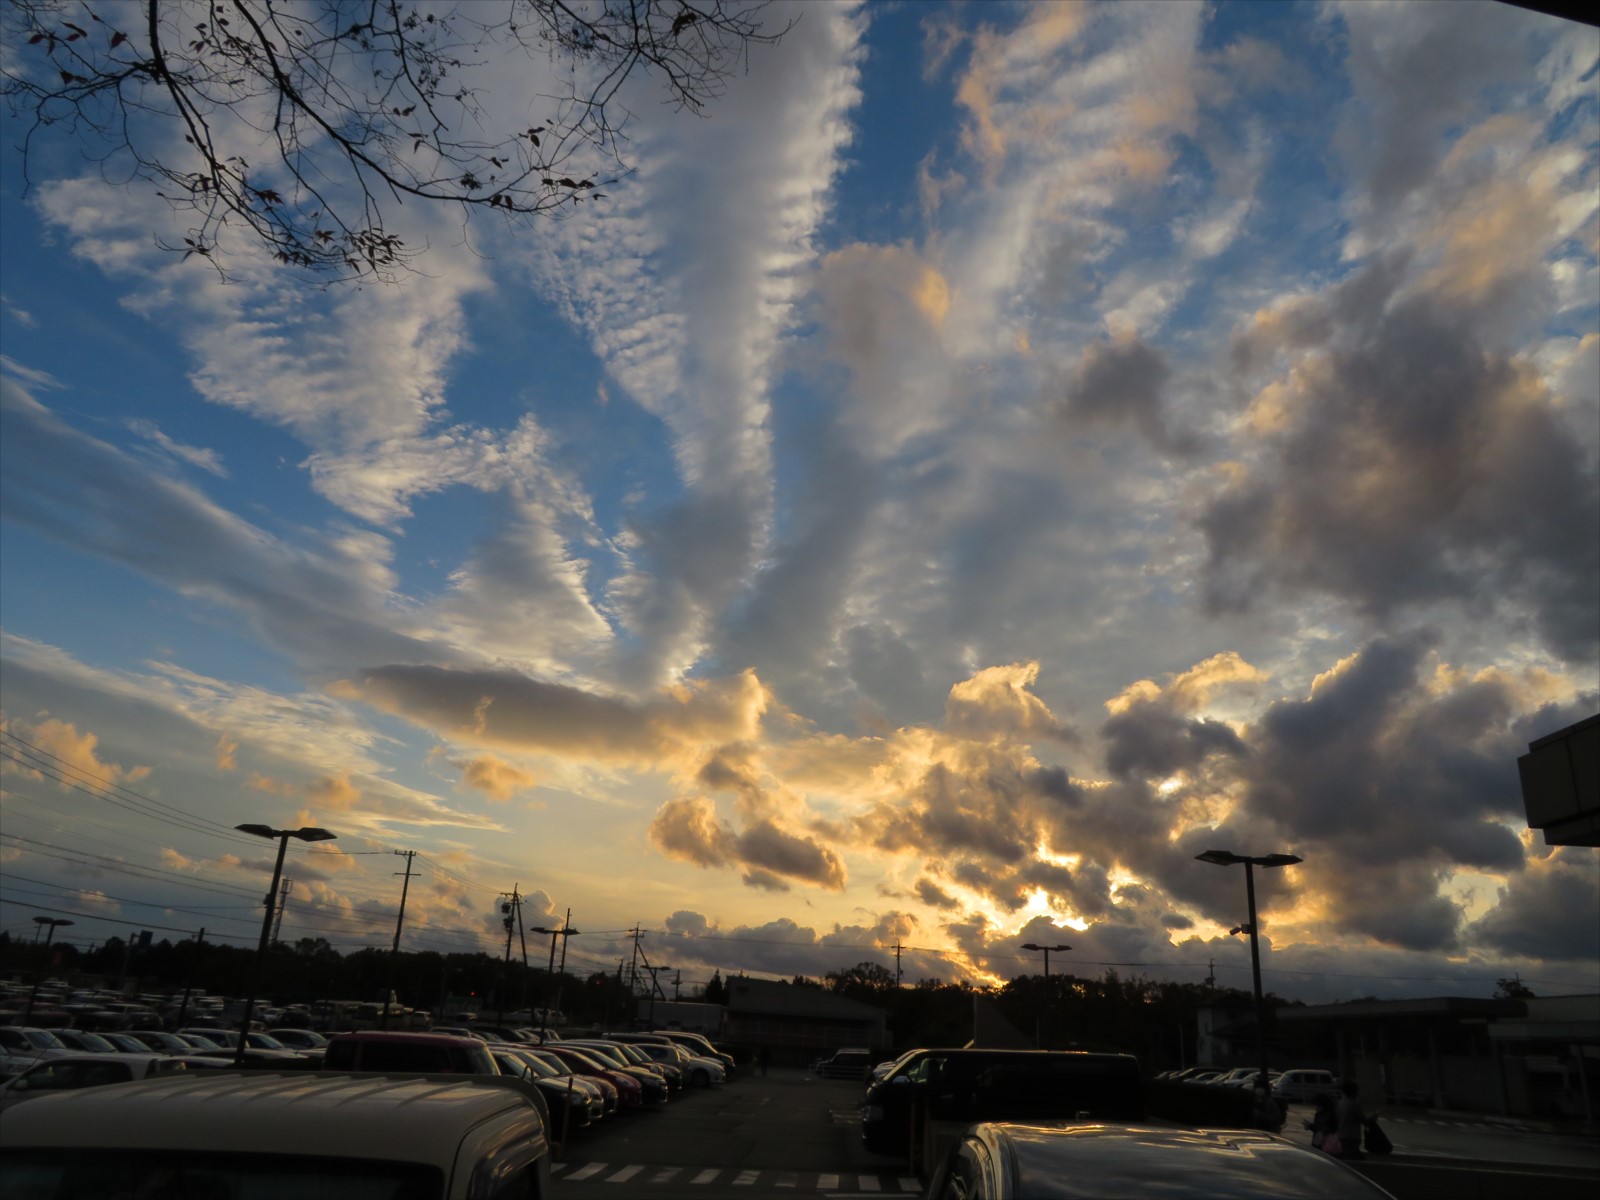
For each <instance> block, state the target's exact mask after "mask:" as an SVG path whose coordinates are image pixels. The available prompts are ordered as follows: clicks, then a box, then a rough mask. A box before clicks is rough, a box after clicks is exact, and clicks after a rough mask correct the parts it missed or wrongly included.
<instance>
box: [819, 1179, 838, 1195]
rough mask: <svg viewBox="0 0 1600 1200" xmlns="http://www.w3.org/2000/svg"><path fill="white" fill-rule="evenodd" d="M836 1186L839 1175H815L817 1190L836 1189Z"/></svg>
mask: <svg viewBox="0 0 1600 1200" xmlns="http://www.w3.org/2000/svg"><path fill="white" fill-rule="evenodd" d="M838 1187H839V1177H838V1176H837V1175H819V1176H818V1177H817V1190H818V1191H819V1192H832V1191H837V1190H838Z"/></svg>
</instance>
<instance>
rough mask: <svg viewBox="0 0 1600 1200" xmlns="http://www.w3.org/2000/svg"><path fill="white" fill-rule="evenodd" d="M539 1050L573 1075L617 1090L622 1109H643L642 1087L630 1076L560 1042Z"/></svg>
mask: <svg viewBox="0 0 1600 1200" xmlns="http://www.w3.org/2000/svg"><path fill="white" fill-rule="evenodd" d="M539 1048H540V1050H542V1051H543V1052H544V1053H546V1054H553V1055H555V1056H556V1057H557V1058H559V1059H560V1060H561V1061H562V1062H564V1063H566V1064H567V1066H569V1067H571V1068H572V1070H573V1073H574V1074H577V1075H587V1076H589V1077H590V1078H592V1079H604V1080H605V1081H606V1082H607V1083H609V1084H611V1086H613V1087H614V1088H616V1089H617V1099H618V1101H619V1103H620V1104H621V1106H622V1107H623V1108H643V1107H644V1087H643V1085H642V1084H640V1082H639V1081H638V1080H637V1079H635V1078H634V1077H633V1076H632V1075H629V1074H627V1073H626V1072H624V1071H619V1070H616V1069H614V1068H612V1067H607V1066H604V1065H603V1064H602V1063H601V1062H600V1060H599V1059H596V1058H591V1057H590V1056H589V1055H587V1054H585V1053H584V1052H583V1051H581V1050H577V1049H574V1048H573V1047H570V1046H564V1045H562V1044H561V1043H560V1042H551V1043H549V1044H547V1045H544V1046H541V1047H539Z"/></svg>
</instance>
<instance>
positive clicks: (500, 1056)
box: [489, 1042, 605, 1143]
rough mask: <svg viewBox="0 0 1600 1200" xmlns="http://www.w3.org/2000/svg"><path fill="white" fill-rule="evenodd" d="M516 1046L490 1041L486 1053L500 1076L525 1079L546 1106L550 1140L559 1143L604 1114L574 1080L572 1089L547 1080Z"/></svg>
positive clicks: (597, 1104) (542, 1069)
mask: <svg viewBox="0 0 1600 1200" xmlns="http://www.w3.org/2000/svg"><path fill="white" fill-rule="evenodd" d="M516 1046H517V1043H516V1042H490V1043H489V1053H490V1054H492V1055H493V1056H494V1061H495V1065H496V1066H497V1067H499V1068H500V1074H502V1075H513V1076H515V1077H516V1078H518V1079H522V1080H526V1081H527V1082H528V1083H531V1084H532V1085H533V1086H534V1087H535V1088H536V1089H537V1090H538V1092H539V1095H540V1096H541V1097H542V1099H543V1101H544V1104H545V1106H546V1107H545V1120H546V1122H547V1124H548V1125H549V1127H550V1137H551V1140H552V1141H555V1142H558V1143H559V1142H560V1141H562V1140H564V1138H565V1137H566V1135H567V1133H568V1132H569V1131H571V1130H575V1129H582V1128H584V1127H585V1126H588V1125H592V1124H593V1123H594V1122H595V1121H597V1120H599V1118H600V1116H602V1115H603V1114H604V1112H605V1109H604V1105H603V1103H602V1102H601V1101H600V1100H597V1099H592V1098H591V1093H590V1092H589V1091H587V1090H586V1089H579V1088H578V1087H577V1086H575V1082H576V1081H574V1086H572V1087H568V1086H567V1085H566V1084H565V1083H564V1082H561V1081H558V1080H556V1079H553V1078H550V1077H549V1076H547V1075H546V1074H545V1073H544V1064H542V1063H540V1064H538V1065H537V1066H536V1065H535V1064H534V1063H533V1062H530V1061H529V1060H528V1059H526V1058H524V1057H523V1056H522V1055H520V1054H518V1053H517V1052H516Z"/></svg>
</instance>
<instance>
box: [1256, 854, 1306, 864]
mask: <svg viewBox="0 0 1600 1200" xmlns="http://www.w3.org/2000/svg"><path fill="white" fill-rule="evenodd" d="M1255 861H1256V863H1257V865H1259V866H1263V867H1292V866H1294V865H1295V863H1298V862H1304V861H1305V859H1303V858H1297V857H1296V856H1295V855H1293V854H1264V855H1262V856H1261V857H1260V858H1258V859H1256V860H1255Z"/></svg>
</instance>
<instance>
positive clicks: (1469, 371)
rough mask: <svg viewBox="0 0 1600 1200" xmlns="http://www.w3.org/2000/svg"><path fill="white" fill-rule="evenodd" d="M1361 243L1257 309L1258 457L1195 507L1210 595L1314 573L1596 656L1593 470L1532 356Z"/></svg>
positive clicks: (1599, 566)
mask: <svg viewBox="0 0 1600 1200" xmlns="http://www.w3.org/2000/svg"><path fill="white" fill-rule="evenodd" d="M1397 278H1398V275H1397V270H1396V268H1395V264H1394V263H1393V262H1387V263H1378V264H1376V265H1374V266H1372V267H1370V268H1368V269H1366V270H1364V271H1362V272H1360V273H1358V274H1357V275H1356V276H1354V277H1352V279H1350V280H1349V281H1347V282H1346V283H1344V284H1342V285H1340V286H1339V287H1337V288H1335V289H1333V291H1332V293H1331V294H1330V295H1327V296H1319V297H1316V298H1314V299H1312V300H1308V301H1304V302H1302V303H1300V304H1299V305H1296V306H1291V308H1290V310H1289V311H1288V312H1286V313H1284V314H1281V319H1275V320H1273V321H1269V322H1266V323H1264V324H1263V323H1262V322H1258V323H1257V325H1256V326H1255V327H1254V328H1253V329H1252V330H1251V331H1250V332H1249V333H1247V334H1246V335H1245V336H1244V337H1243V339H1242V343H1241V346H1240V347H1239V348H1238V358H1239V361H1241V362H1247V363H1260V362H1265V361H1267V360H1268V359H1270V357H1271V355H1273V354H1275V353H1278V354H1286V355H1288V356H1289V360H1290V361H1292V362H1294V363H1295V364H1296V371H1295V374H1294V375H1293V376H1292V377H1286V378H1284V379H1282V380H1280V381H1279V384H1280V387H1281V388H1282V389H1283V391H1284V392H1285V393H1286V394H1291V398H1290V399H1288V400H1285V401H1284V402H1283V403H1284V408H1283V411H1282V412H1281V413H1279V414H1277V415H1276V416H1275V417H1274V418H1273V421H1272V422H1271V423H1270V424H1271V425H1272V427H1271V428H1269V429H1268V430H1267V431H1266V432H1265V433H1264V435H1263V439H1262V444H1261V448H1262V450H1263V452H1264V453H1263V454H1262V456H1261V457H1260V460H1259V461H1258V463H1257V465H1256V466H1255V467H1254V468H1253V469H1252V470H1250V471H1249V472H1248V473H1247V474H1245V475H1243V476H1241V477H1239V478H1238V479H1236V480H1235V481H1234V482H1233V483H1231V484H1230V485H1229V486H1228V487H1227V488H1226V489H1225V490H1224V491H1222V492H1221V493H1220V494H1218V495H1216V496H1215V497H1214V498H1213V499H1212V500H1211V502H1210V503H1209V504H1208V506H1207V507H1206V509H1205V511H1204V512H1203V513H1202V515H1201V516H1200V518H1199V521H1198V524H1199V528H1200V529H1201V531H1202V532H1203V533H1204V535H1205V538H1206V542H1207V545H1208V548H1209V559H1208V561H1207V563H1206V566H1205V571H1204V584H1205V600H1206V605H1207V607H1208V609H1209V610H1210V611H1211V612H1213V613H1219V612H1237V611H1245V610H1249V609H1250V608H1252V607H1253V606H1255V605H1257V604H1259V603H1261V602H1262V601H1263V600H1264V599H1265V598H1266V596H1267V595H1268V594H1269V593H1272V592H1281V593H1285V594H1289V595H1294V594H1301V593H1323V594H1328V595H1332V596H1335V597H1338V598H1340V599H1342V600H1345V601H1347V602H1349V603H1351V604H1352V605H1354V606H1355V608H1356V609H1357V610H1358V611H1359V612H1360V613H1362V614H1363V615H1364V616H1366V617H1368V618H1370V619H1371V620H1373V621H1375V622H1380V621H1381V622H1389V621H1391V620H1392V618H1393V616H1394V614H1396V613H1397V612H1398V611H1399V610H1401V609H1404V608H1406V607H1408V606H1418V605H1426V604H1437V603H1440V602H1444V603H1449V604H1454V605H1459V606H1462V607H1464V608H1465V609H1467V610H1468V611H1470V612H1474V613H1477V612H1489V611H1497V610H1498V611H1504V612H1506V613H1507V614H1508V615H1509V616H1510V617H1511V619H1512V620H1513V621H1515V622H1520V623H1522V624H1524V625H1526V626H1528V627H1529V628H1531V630H1532V631H1533V632H1535V633H1536V634H1537V635H1538V636H1540V637H1541V638H1543V640H1544V641H1545V642H1546V643H1547V644H1548V645H1549V646H1550V648H1551V649H1552V650H1553V651H1554V652H1555V653H1557V654H1559V655H1561V656H1562V657H1564V658H1566V659H1568V660H1570V661H1575V662H1590V661H1593V660H1594V659H1595V658H1596V657H1597V656H1600V638H1597V637H1596V632H1595V621H1594V614H1595V612H1596V611H1597V609H1600V537H1597V535H1596V522H1595V519H1594V517H1595V513H1596V512H1597V511H1600V483H1597V478H1596V467H1595V463H1594V462H1593V461H1592V455H1590V454H1589V453H1588V452H1587V451H1586V450H1585V449H1584V448H1583V447H1582V445H1581V444H1580V443H1579V441H1578V440H1577V439H1576V437H1575V436H1574V435H1573V434H1572V432H1571V431H1570V430H1569V429H1568V428H1567V427H1566V426H1564V425H1563V424H1562V423H1561V422H1560V421H1559V420H1558V418H1557V413H1556V411H1555V408H1554V406H1553V405H1552V404H1551V402H1550V400H1549V397H1548V396H1547V394H1546V392H1545V389H1544V386H1543V384H1542V383H1541V382H1540V380H1539V378H1538V377H1537V375H1536V374H1535V373H1534V370H1533V368H1532V367H1531V366H1530V365H1529V364H1528V363H1526V362H1525V361H1523V360H1521V359H1517V358H1513V357H1511V356H1509V355H1507V354H1504V353H1501V352H1499V351H1496V350H1493V349H1491V348H1490V344H1491V343H1490V342H1489V341H1488V340H1486V339H1485V338H1484V337H1483V336H1480V333H1479V331H1478V330H1477V329H1476V328H1475V326H1474V321H1473V318H1472V314H1470V313H1468V312H1467V311H1465V310H1464V309H1457V308H1454V307H1452V306H1451V305H1450V304H1447V303H1445V302H1443V301H1441V300H1438V299H1436V298H1433V297H1430V296H1428V295H1427V294H1425V293H1424V294H1416V295H1409V296H1401V295H1397V294H1396V293H1395V291H1394V289H1395V287H1396V285H1397Z"/></svg>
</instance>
